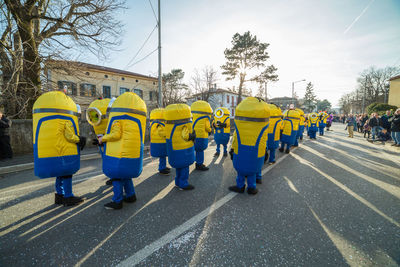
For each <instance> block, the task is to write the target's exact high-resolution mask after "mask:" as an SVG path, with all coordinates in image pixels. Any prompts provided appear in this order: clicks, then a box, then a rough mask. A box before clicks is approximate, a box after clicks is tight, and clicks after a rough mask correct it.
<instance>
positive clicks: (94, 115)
mask: <svg viewBox="0 0 400 267" xmlns="http://www.w3.org/2000/svg"><path fill="white" fill-rule="evenodd" d="M114 100H115V98H113V100H111V99H110V98H104V99H101V98H99V99H96V100H95V101H93V102H92V103H90V105H89V107H88V109H87V110H86V120H87V121H88V122H89V124H90V125H92V126H93V129H94V132H95V134H96V136H97V138H99V137H101V136H103V135H104V134H105V133H106V129H107V124H108V117H107V108H108V105H109V104H110V101H112V102H114ZM97 138H95V139H93V143H92V144H93V145H98V146H99V152H100V153H101V154H102V155H103V153H102V150H101V147H102V146H100V145H99V142H98V139H97ZM106 185H112V181H111V180H109V179H108V180H107V182H106Z"/></svg>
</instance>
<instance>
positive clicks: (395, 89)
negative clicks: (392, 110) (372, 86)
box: [388, 79, 400, 107]
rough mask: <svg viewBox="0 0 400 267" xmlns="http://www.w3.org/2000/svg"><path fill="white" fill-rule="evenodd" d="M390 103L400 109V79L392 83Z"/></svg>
mask: <svg viewBox="0 0 400 267" xmlns="http://www.w3.org/2000/svg"><path fill="white" fill-rule="evenodd" d="M388 103H389V105H394V106H397V107H400V79H396V80H392V81H390V87H389V101H388Z"/></svg>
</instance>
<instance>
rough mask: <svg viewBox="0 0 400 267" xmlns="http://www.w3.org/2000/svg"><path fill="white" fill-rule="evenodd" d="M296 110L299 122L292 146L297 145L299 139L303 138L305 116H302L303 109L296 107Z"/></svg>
mask: <svg viewBox="0 0 400 267" xmlns="http://www.w3.org/2000/svg"><path fill="white" fill-rule="evenodd" d="M296 111H297V112H298V113H300V122H299V130H298V131H297V135H296V140H295V142H294V146H298V145H299V139H300V140H303V133H304V126H305V121H306V118H305V117H304V111H303V110H302V109H299V108H296Z"/></svg>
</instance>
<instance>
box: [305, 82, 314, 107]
mask: <svg viewBox="0 0 400 267" xmlns="http://www.w3.org/2000/svg"><path fill="white" fill-rule="evenodd" d="M316 100H317V97H316V95H315V94H314V85H313V84H312V83H311V82H309V83H308V84H307V87H306V93H305V95H304V106H305V111H306V112H312V111H313V110H314V108H315V106H316Z"/></svg>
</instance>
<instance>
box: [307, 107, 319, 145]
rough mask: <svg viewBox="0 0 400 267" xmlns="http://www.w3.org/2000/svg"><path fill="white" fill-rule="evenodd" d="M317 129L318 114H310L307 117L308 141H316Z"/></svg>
mask: <svg viewBox="0 0 400 267" xmlns="http://www.w3.org/2000/svg"><path fill="white" fill-rule="evenodd" d="M318 127H319V119H318V114H317V113H315V112H312V113H310V114H309V115H308V135H309V136H310V139H317V137H316V136H317V131H318Z"/></svg>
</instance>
